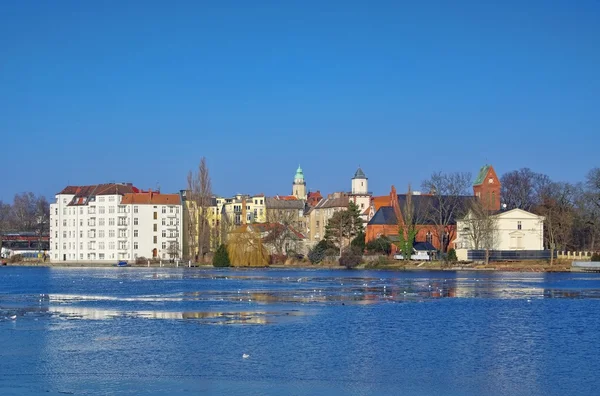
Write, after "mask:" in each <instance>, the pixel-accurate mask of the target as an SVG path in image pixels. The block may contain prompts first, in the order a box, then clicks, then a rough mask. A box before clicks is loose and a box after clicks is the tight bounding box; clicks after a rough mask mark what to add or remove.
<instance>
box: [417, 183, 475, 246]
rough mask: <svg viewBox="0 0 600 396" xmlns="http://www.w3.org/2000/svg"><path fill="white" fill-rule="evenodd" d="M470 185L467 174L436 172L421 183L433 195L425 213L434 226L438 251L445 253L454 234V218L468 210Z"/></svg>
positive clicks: (470, 198)
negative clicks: (438, 244)
mask: <svg viewBox="0 0 600 396" xmlns="http://www.w3.org/2000/svg"><path fill="white" fill-rule="evenodd" d="M470 185H471V174H470V173H468V172H464V173H462V172H454V173H442V172H436V173H434V174H432V175H431V178H429V179H428V180H425V181H424V182H423V183H422V188H423V189H424V190H427V191H429V192H430V193H431V194H433V197H432V199H431V200H429V202H430V204H429V207H428V208H427V210H426V211H425V213H426V217H427V220H429V221H430V222H431V223H432V224H434V228H435V232H436V236H437V238H438V240H439V243H440V250H441V251H443V252H445V251H447V249H448V245H449V243H450V241H451V240H452V238H453V237H454V235H453V233H454V232H455V230H454V227H452V226H453V225H454V224H455V223H456V218H457V217H459V216H464V215H465V214H466V212H467V210H468V206H467V203H468V202H470V201H471V200H472V199H474V198H472V197H467V194H468V188H469V186H470Z"/></svg>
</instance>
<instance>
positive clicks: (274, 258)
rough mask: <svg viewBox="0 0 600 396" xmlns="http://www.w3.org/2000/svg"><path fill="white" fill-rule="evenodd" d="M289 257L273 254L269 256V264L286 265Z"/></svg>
mask: <svg viewBox="0 0 600 396" xmlns="http://www.w3.org/2000/svg"><path fill="white" fill-rule="evenodd" d="M286 260H287V256H286V255H285V254H272V255H270V256H269V264H285V261H286Z"/></svg>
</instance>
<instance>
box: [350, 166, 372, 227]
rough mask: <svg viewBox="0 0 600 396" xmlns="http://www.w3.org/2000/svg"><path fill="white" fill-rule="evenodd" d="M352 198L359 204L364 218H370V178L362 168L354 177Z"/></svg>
mask: <svg viewBox="0 0 600 396" xmlns="http://www.w3.org/2000/svg"><path fill="white" fill-rule="evenodd" d="M350 197H351V198H350V200H351V201H352V202H354V203H355V204H356V206H358V209H359V211H360V213H361V217H362V219H363V220H365V221H367V220H368V217H369V215H368V213H369V208H370V206H371V193H369V179H368V178H367V176H366V175H365V173H364V172H363V170H362V169H361V168H358V170H357V171H356V173H354V177H353V178H352V192H351V194H350Z"/></svg>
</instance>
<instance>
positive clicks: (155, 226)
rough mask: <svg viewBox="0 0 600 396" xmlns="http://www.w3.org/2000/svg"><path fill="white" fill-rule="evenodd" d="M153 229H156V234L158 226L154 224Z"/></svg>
mask: <svg viewBox="0 0 600 396" xmlns="http://www.w3.org/2000/svg"><path fill="white" fill-rule="evenodd" d="M153 229H154V232H156V231H158V224H156V223H154V224H153Z"/></svg>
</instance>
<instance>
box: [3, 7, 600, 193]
mask: <svg viewBox="0 0 600 396" xmlns="http://www.w3.org/2000/svg"><path fill="white" fill-rule="evenodd" d="M484 3H486V4H484ZM487 3H490V4H487ZM491 3H496V4H491ZM599 20H600V1H597V0H580V1H576V2H575V1H569V0H564V1H552V0H543V1H534V0H532V1H512V0H508V1H502V2H476V1H464V2H463V1H459V0H457V1H452V2H451V1H433V0H420V1H412V2H408V1H375V2H373V1H326V2H323V1H312V0H304V1H292V0H290V1H252V2H250V1H223V0H219V1H189V2H188V1H176V2H166V1H162V2H158V1H143V2H142V1H123V2H120V1H104V2H81V1H57V2H37V1H15V2H1V3H0V134H1V136H2V138H1V139H0V145H1V146H0V160H1V161H2V162H1V163H2V165H3V166H2V168H3V172H2V178H1V180H2V187H1V188H0V199H4V200H10V199H12V196H13V195H14V194H15V193H17V192H22V191H34V192H36V193H40V194H44V195H47V196H52V195H53V194H54V193H56V192H58V191H59V190H60V189H62V188H63V187H64V186H65V185H67V184H94V183H101V182H108V181H131V182H133V183H134V184H135V185H137V186H139V187H142V188H155V187H156V186H157V185H159V186H160V187H161V189H162V190H163V191H176V190H178V189H180V188H184V187H185V180H186V173H187V171H188V170H189V169H192V168H195V167H197V164H198V162H199V159H200V157H201V156H206V157H207V160H208V163H209V166H210V168H211V173H212V178H213V187H214V190H215V192H216V193H219V194H222V195H230V194H234V193H236V192H243V193H260V192H263V193H266V194H269V195H271V194H289V193H290V192H291V182H292V178H293V175H294V173H295V170H296V167H297V166H298V164H299V163H300V164H301V165H302V167H303V169H304V171H305V175H306V179H307V184H308V187H309V189H312V190H317V189H319V190H321V192H322V193H327V192H333V191H337V190H349V189H350V178H351V177H352V175H353V173H354V171H355V170H356V168H357V166H358V165H361V166H362V168H363V169H364V170H365V173H366V174H367V176H368V177H369V181H370V190H373V191H374V192H375V194H377V195H385V194H388V192H389V188H390V185H391V184H395V185H396V187H397V188H398V189H399V190H403V189H405V187H406V185H407V184H408V183H409V182H410V183H412V184H413V186H419V185H420V184H421V181H422V180H423V179H426V178H427V177H428V176H429V175H430V174H431V173H432V172H434V171H438V170H443V171H470V172H472V173H473V174H474V175H475V174H476V173H477V171H478V169H479V167H480V166H482V165H483V164H485V163H491V164H493V165H494V167H495V168H496V170H497V172H498V173H499V174H502V173H504V172H507V171H510V170H513V169H518V168H521V167H530V168H532V169H534V170H535V171H538V172H543V173H546V174H548V175H549V176H550V177H552V178H553V179H555V180H564V181H578V180H581V179H583V178H584V175H585V174H586V173H587V171H588V170H589V169H590V168H592V167H595V166H600V162H599V161H598V159H597V158H598V138H599V136H600V110H599V109H600V72H599V71H600V51H599V49H600V24H599V23H598V21H599Z"/></svg>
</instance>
